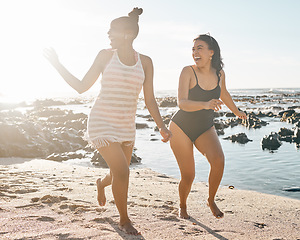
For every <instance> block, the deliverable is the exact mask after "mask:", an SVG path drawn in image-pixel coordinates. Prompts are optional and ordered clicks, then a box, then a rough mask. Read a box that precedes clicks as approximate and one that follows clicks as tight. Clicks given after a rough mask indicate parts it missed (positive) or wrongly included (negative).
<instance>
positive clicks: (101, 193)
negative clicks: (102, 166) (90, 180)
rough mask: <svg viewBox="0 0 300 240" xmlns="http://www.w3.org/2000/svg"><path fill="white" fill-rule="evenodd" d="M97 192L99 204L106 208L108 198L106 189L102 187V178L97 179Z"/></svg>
mask: <svg viewBox="0 0 300 240" xmlns="http://www.w3.org/2000/svg"><path fill="white" fill-rule="evenodd" d="M97 192H98V197H97V199H98V203H99V205H100V206H104V205H105V203H106V197H105V192H104V187H102V185H101V178H98V179H97Z"/></svg>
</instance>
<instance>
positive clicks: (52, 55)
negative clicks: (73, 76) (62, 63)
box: [43, 48, 59, 67]
mask: <svg viewBox="0 0 300 240" xmlns="http://www.w3.org/2000/svg"><path fill="white" fill-rule="evenodd" d="M43 55H44V57H45V58H46V59H47V60H48V61H49V62H50V63H51V64H52V65H53V66H54V67H56V66H58V65H59V59H58V56H57V53H56V52H55V50H54V49H53V48H45V49H44V54H43Z"/></svg>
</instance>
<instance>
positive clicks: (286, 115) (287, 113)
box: [278, 110, 295, 117]
mask: <svg viewBox="0 0 300 240" xmlns="http://www.w3.org/2000/svg"><path fill="white" fill-rule="evenodd" d="M293 113H295V110H286V111H281V112H279V113H278V115H279V116H280V117H283V116H284V115H285V117H289V116H291V115H292V114H293Z"/></svg>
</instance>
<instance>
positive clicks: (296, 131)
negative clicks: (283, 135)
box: [294, 127, 300, 139]
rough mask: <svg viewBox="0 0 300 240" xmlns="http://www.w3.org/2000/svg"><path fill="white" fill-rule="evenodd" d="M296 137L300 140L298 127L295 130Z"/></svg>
mask: <svg viewBox="0 0 300 240" xmlns="http://www.w3.org/2000/svg"><path fill="white" fill-rule="evenodd" d="M294 137H295V138H297V139H300V128H299V127H296V128H295V130H294Z"/></svg>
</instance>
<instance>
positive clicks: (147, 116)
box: [136, 114, 152, 119]
mask: <svg viewBox="0 0 300 240" xmlns="http://www.w3.org/2000/svg"><path fill="white" fill-rule="evenodd" d="M136 116H137V117H140V118H147V119H149V118H152V117H151V115H150V114H148V115H142V114H136Z"/></svg>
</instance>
